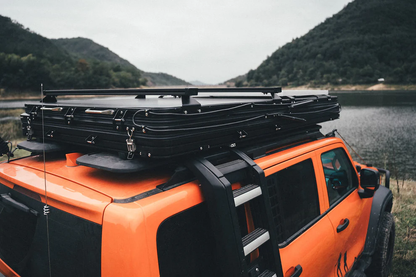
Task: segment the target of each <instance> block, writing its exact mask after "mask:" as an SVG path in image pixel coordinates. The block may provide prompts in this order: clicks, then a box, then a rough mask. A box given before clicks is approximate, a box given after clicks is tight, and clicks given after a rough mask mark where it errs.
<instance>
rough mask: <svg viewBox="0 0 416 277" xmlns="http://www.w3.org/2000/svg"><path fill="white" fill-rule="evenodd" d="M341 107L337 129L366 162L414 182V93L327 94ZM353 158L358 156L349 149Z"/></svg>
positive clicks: (326, 129)
mask: <svg viewBox="0 0 416 277" xmlns="http://www.w3.org/2000/svg"><path fill="white" fill-rule="evenodd" d="M330 94H331V95H337V96H338V100H339V102H340V104H341V106H342V111H341V116H340V119H337V120H334V121H331V122H327V123H323V124H322V127H323V128H322V132H323V133H324V134H325V133H327V132H330V131H331V130H332V129H337V130H338V131H339V133H340V134H341V135H342V136H343V137H344V138H345V140H346V141H347V142H348V143H349V144H350V145H351V146H352V148H353V149H355V151H357V152H358V154H359V155H360V156H361V157H362V158H363V159H364V160H365V162H366V163H371V164H373V165H375V166H378V167H383V168H387V169H389V170H390V171H391V173H392V175H393V177H396V178H400V179H402V178H406V179H407V178H412V179H416V91H330ZM350 152H351V154H352V156H353V158H354V159H355V160H357V161H360V159H359V157H357V155H355V154H354V153H353V151H352V150H350Z"/></svg>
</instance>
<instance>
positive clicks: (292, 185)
mask: <svg viewBox="0 0 416 277" xmlns="http://www.w3.org/2000/svg"><path fill="white" fill-rule="evenodd" d="M318 163H319V160H318V159H317V156H316V155H315V154H314V153H309V154H306V155H303V156H299V157H297V158H294V159H291V160H288V161H285V162H282V163H279V164H277V165H275V166H272V167H270V168H268V169H266V170H265V173H266V179H267V186H268V191H269V195H270V199H271V204H272V213H273V219H274V224H275V226H276V230H277V233H278V242H279V250H280V255H281V262H282V268H283V273H284V276H285V277H286V276H292V274H294V273H296V272H299V271H300V269H301V270H302V276H320V277H324V276H334V275H333V274H334V271H333V264H334V263H336V260H337V258H338V256H337V253H335V252H334V251H333V247H334V244H335V234H334V230H333V227H332V224H331V221H330V220H329V218H328V217H327V216H326V215H324V212H325V205H326V201H327V200H326V191H324V190H322V189H320V188H319V187H318V184H319V183H322V181H320V180H317V178H316V174H315V172H316V165H317V164H318ZM322 204H323V205H322ZM297 276H298V275H297Z"/></svg>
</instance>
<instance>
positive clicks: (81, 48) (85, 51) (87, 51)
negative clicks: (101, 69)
mask: <svg viewBox="0 0 416 277" xmlns="http://www.w3.org/2000/svg"><path fill="white" fill-rule="evenodd" d="M51 41H52V42H53V43H54V44H55V45H57V46H58V47H61V48H63V49H65V50H66V51H67V52H68V53H70V54H71V55H72V56H73V57H75V58H77V59H95V60H98V61H102V62H109V63H115V64H119V65H121V66H125V67H133V68H136V67H135V66H134V65H132V64H131V63H130V62H129V61H127V60H125V59H123V58H120V57H119V56H118V55H117V54H116V53H114V52H112V51H111V50H110V49H108V48H107V47H104V46H102V45H100V44H98V43H95V42H94V41H92V40H91V39H88V38H81V37H77V38H60V39H51ZM136 69H137V68H136Z"/></svg>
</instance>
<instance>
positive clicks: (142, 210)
mask: <svg viewBox="0 0 416 277" xmlns="http://www.w3.org/2000/svg"><path fill="white" fill-rule="evenodd" d="M202 201H203V198H202V195H201V192H200V189H199V187H198V185H197V183H188V184H185V185H182V186H179V187H177V188H174V189H171V190H168V191H165V192H162V193H159V194H156V195H153V196H150V197H147V198H145V199H142V200H140V201H137V202H135V203H130V204H116V203H113V204H111V205H109V206H108V207H107V209H106V212H105V215H104V222H105V224H104V226H103V245H102V253H103V255H102V276H120V275H123V276H159V263H158V259H157V245H156V236H157V230H158V228H159V226H160V224H161V223H162V222H163V221H164V220H165V219H166V218H169V217H171V216H172V215H174V214H177V213H179V212H181V211H183V210H186V209H188V208H190V207H192V206H195V205H197V204H199V203H201V202H202ZM180 254H181V253H178V255H180Z"/></svg>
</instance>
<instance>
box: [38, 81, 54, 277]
mask: <svg viewBox="0 0 416 277" xmlns="http://www.w3.org/2000/svg"><path fill="white" fill-rule="evenodd" d="M40 99H41V103H42V108H43V107H44V101H43V99H44V96H43V84H40ZM43 110H44V109H41V113H42V156H43V180H44V182H45V206H43V215H44V216H45V217H46V239H47V242H48V265H49V276H50V277H52V271H51V251H50V244H49V212H50V210H49V206H48V190H47V186H46V153H45V124H44V118H43Z"/></svg>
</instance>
